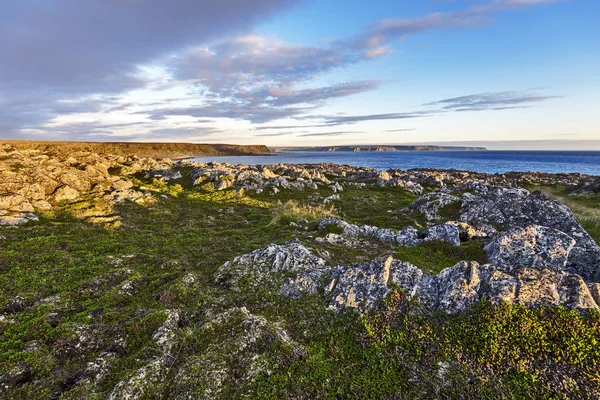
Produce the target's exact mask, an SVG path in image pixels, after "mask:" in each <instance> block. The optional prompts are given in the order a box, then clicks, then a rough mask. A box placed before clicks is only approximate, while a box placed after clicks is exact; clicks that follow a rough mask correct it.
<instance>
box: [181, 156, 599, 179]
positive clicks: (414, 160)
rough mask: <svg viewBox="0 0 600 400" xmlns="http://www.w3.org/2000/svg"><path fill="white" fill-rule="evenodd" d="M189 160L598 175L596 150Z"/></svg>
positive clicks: (196, 159) (254, 163)
mask: <svg viewBox="0 0 600 400" xmlns="http://www.w3.org/2000/svg"><path fill="white" fill-rule="evenodd" d="M192 160H193V161H204V162H207V161H219V162H228V163H232V164H247V165H256V164H279V163H283V164H313V163H323V162H327V163H336V164H349V165H354V166H360V167H369V168H374V169H378V170H385V169H389V168H397V169H411V168H441V169H452V168H454V169H459V170H467V171H477V172H488V173H504V172H507V171H535V172H552V173H561V172H579V173H582V174H589V175H600V151H430V152H389V153H388V152H359V153H354V152H333V153H327V152H308V151H306V152H291V153H279V154H274V155H264V156H228V157H198V158H193V159H192Z"/></svg>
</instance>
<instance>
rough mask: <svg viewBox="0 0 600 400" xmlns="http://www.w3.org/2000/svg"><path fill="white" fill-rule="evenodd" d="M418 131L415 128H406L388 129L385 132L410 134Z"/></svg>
mask: <svg viewBox="0 0 600 400" xmlns="http://www.w3.org/2000/svg"><path fill="white" fill-rule="evenodd" d="M414 130H416V129H415V128H405V129H387V130H385V131H384V132H410V131H414Z"/></svg>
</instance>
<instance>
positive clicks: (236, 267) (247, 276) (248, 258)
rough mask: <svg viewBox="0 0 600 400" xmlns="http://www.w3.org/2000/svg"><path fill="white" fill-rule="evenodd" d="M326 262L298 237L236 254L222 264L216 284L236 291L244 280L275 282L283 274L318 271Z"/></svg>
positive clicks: (216, 277) (240, 287)
mask: <svg viewBox="0 0 600 400" xmlns="http://www.w3.org/2000/svg"><path fill="white" fill-rule="evenodd" d="M324 265H325V260H323V259H322V258H320V257H317V256H315V255H313V254H312V253H311V252H310V251H309V250H308V249H307V248H306V247H305V246H304V245H303V244H302V242H300V241H299V240H297V239H294V240H291V241H289V242H286V243H284V244H281V245H277V244H272V245H269V246H267V247H265V248H263V249H259V250H256V251H253V252H252V253H249V254H245V255H242V256H239V257H236V258H235V259H234V260H232V261H228V262H226V263H225V264H223V265H222V266H221V267H220V268H219V269H218V270H217V271H216V272H215V275H214V279H215V281H216V282H217V283H221V284H226V285H227V286H228V287H230V288H231V289H233V290H241V289H242V287H243V284H244V282H246V283H248V284H250V285H253V286H255V285H263V284H266V285H271V286H273V285H276V284H278V283H280V282H276V279H275V278H276V277H277V275H278V274H281V273H290V272H300V271H303V270H315V269H319V268H320V267H322V266H324Z"/></svg>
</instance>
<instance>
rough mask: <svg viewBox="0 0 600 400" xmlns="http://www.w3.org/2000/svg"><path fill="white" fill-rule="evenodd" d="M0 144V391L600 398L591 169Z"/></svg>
mask: <svg viewBox="0 0 600 400" xmlns="http://www.w3.org/2000/svg"><path fill="white" fill-rule="evenodd" d="M2 150H3V151H2V153H3V156H2V157H1V158H0V176H1V177H2V179H1V180H0V397H1V398H10V399H59V398H60V399H81V398H86V399H88V398H89V399H104V398H106V399H148V398H156V399H164V398H167V399H170V398H172V399H184V398H185V399H231V398H265V399H271V398H278V399H288V398H289V399H303V398H306V399H313V398H315V399H318V398H355V399H365V398H373V399H379V398H425V399H429V398H431V399H439V398H489V399H513V398H590V399H591V398H599V397H600V371H599V370H598V368H597V366H598V365H600V347H599V345H598V344H599V343H600V312H599V305H600V248H599V247H598V244H597V243H598V241H599V240H600V222H599V221H600V219H599V217H600V177H594V176H585V175H580V174H564V175H552V174H538V173H507V174H504V175H498V174H495V175H488V174H480V173H474V172H467V171H441V170H410V171H401V170H389V171H376V170H372V169H368V168H356V167H350V166H341V165H333V164H318V165H283V164H279V165H264V166H240V165H230V164H223V163H192V162H186V161H177V162H174V161H171V160H169V159H160V160H155V159H153V158H143V157H133V156H130V157H125V156H121V155H109V154H98V153H94V152H90V151H84V150H81V151H76V152H72V153H71V154H68V155H67V154H57V153H54V152H52V151H49V152H48V151H45V150H19V149H17V148H15V147H14V146H11V145H9V144H7V145H4V146H3V147H2ZM567 205H568V206H567Z"/></svg>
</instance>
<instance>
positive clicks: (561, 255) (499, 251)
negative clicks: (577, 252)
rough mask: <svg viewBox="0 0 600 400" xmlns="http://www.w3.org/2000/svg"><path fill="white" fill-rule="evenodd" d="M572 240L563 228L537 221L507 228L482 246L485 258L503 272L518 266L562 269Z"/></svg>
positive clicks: (571, 246)
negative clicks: (520, 226) (511, 228)
mask: <svg viewBox="0 0 600 400" xmlns="http://www.w3.org/2000/svg"><path fill="white" fill-rule="evenodd" d="M574 246H575V240H574V239H573V238H571V237H570V236H569V235H567V234H566V233H564V232H561V231H559V230H556V229H552V228H548V227H545V226H540V225H529V226H526V227H524V228H517V229H513V230H510V231H508V232H506V233H503V234H502V235H500V236H498V237H497V238H496V239H494V240H493V241H492V242H490V243H489V244H488V245H486V246H485V248H484V250H485V252H486V254H487V258H488V261H489V262H490V263H491V264H493V265H497V266H498V267H499V268H501V269H502V270H503V271H505V272H509V273H511V272H513V271H514V270H515V269H516V268H518V267H519V266H526V267H533V268H545V267H548V268H553V269H556V270H562V269H564V268H565V266H566V264H567V259H568V257H569V253H570V251H571V249H573V247H574Z"/></svg>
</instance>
